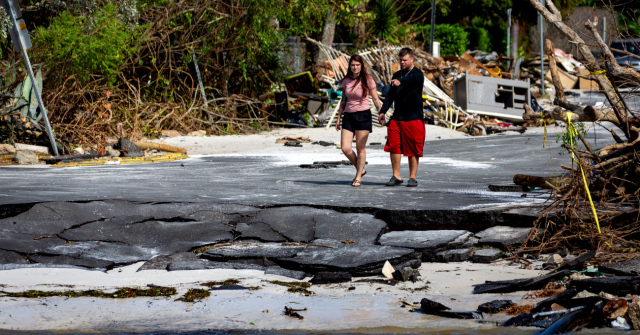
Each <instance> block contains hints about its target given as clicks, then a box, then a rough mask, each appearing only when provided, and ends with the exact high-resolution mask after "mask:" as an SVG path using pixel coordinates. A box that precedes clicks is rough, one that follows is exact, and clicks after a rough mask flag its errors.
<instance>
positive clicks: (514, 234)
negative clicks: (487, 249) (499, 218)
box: [476, 226, 532, 250]
mask: <svg viewBox="0 0 640 335" xmlns="http://www.w3.org/2000/svg"><path fill="white" fill-rule="evenodd" d="M531 230H532V228H516V227H506V226H496V227H491V228H489V229H485V230H483V231H481V232H479V233H476V237H478V238H480V241H478V244H480V245H488V246H492V247H496V248H500V249H503V250H504V249H506V248H508V247H512V246H516V245H521V244H522V243H524V242H525V241H526V240H527V237H528V236H529V233H530V232H531Z"/></svg>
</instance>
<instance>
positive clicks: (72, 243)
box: [0, 200, 531, 278]
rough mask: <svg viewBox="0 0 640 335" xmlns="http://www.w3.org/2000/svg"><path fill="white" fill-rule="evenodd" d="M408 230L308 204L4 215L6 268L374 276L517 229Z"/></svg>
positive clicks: (53, 207) (104, 207)
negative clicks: (125, 268) (131, 267)
mask: <svg viewBox="0 0 640 335" xmlns="http://www.w3.org/2000/svg"><path fill="white" fill-rule="evenodd" d="M130 213H136V215H131V214H130ZM514 229H515V230H523V231H526V232H528V231H529V230H530V229H531V228H511V230H514ZM410 235H411V234H409V235H408V234H406V233H403V232H402V231H395V232H391V231H390V227H389V226H388V225H387V223H385V222H384V221H382V220H380V219H379V218H376V216H375V215H372V214H363V213H340V212H337V211H334V210H330V209H317V208H311V207H305V206H291V207H273V208H258V207H252V206H245V205H230V204H214V203H171V204H166V203H153V204H150V203H135V202H129V201H121V200H108V201H91V202H50V203H39V204H36V205H34V206H33V207H31V208H30V209H28V210H26V211H24V212H22V213H20V214H17V215H11V216H7V217H5V218H2V219H0V269H5V270H6V269H16V268H24V267H29V268H31V267H58V266H59V267H79V268H84V269H93V270H99V271H104V270H107V269H111V268H113V267H116V266H122V265H127V264H132V263H136V262H140V261H144V262H146V263H145V264H144V265H143V266H142V267H141V268H140V271H144V270H148V269H153V270H158V269H162V270H169V271H174V270H201V269H256V270H263V271H268V272H275V273H279V274H281V275H284V276H289V277H292V278H299V277H301V276H302V275H301V274H308V275H312V274H314V273H318V272H326V271H329V272H348V273H350V274H351V275H353V276H368V275H375V274H378V273H380V271H381V269H382V266H383V265H384V263H385V262H386V261H389V262H390V263H391V264H392V265H394V266H398V267H400V268H404V267H411V268H418V267H419V266H420V265H421V262H422V261H423V260H424V261H427V260H428V261H432V260H434V259H435V258H436V256H435V255H436V254H437V253H439V252H442V251H445V250H453V249H459V248H471V247H475V248H477V247H483V246H485V245H487V246H488V243H495V240H496V238H500V236H502V238H503V239H505V241H507V240H509V241H510V240H511V239H513V235H514V232H513V231H509V232H507V233H504V234H502V235H499V234H490V235H491V238H490V239H489V238H486V241H485V239H484V238H483V237H482V236H484V235H487V234H484V235H483V234H482V233H481V232H480V233H478V234H473V233H471V232H469V231H467V230H446V231H442V230H429V231H423V232H420V234H419V236H414V237H411V236H410ZM413 235H415V234H413ZM520 235H525V236H526V233H525V234H520ZM480 250H482V249H480Z"/></svg>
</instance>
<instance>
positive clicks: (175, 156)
mask: <svg viewBox="0 0 640 335" xmlns="http://www.w3.org/2000/svg"><path fill="white" fill-rule="evenodd" d="M186 158H189V156H187V155H185V154H183V153H170V154H166V155H161V156H149V157H135V158H132V157H117V158H109V159H97V158H93V159H88V160H82V161H75V162H59V163H56V164H53V165H51V166H52V167H70V166H99V165H124V164H145V163H161V162H171V161H177V160H181V159H186Z"/></svg>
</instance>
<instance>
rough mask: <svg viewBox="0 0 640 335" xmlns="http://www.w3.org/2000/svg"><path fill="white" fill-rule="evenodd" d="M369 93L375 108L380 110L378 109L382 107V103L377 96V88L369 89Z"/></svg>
mask: <svg viewBox="0 0 640 335" xmlns="http://www.w3.org/2000/svg"><path fill="white" fill-rule="evenodd" d="M369 94H370V95H371V100H373V105H374V106H376V109H377V110H378V112H380V109H382V103H381V102H380V98H378V89H377V88H372V89H370V90H369Z"/></svg>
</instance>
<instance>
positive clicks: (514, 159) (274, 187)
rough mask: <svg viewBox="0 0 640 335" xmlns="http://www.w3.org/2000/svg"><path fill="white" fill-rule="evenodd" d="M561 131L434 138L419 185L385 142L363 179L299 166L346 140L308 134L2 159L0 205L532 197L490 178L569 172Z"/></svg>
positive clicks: (431, 203)
mask: <svg viewBox="0 0 640 335" xmlns="http://www.w3.org/2000/svg"><path fill="white" fill-rule="evenodd" d="M589 134H590V136H592V135H593V134H592V133H591V132H590V133H589ZM551 136H552V135H550V137H551ZM609 137H610V136H609ZM599 138H605V136H604V135H600V136H599ZM553 141H554V139H553V138H548V139H547V148H546V149H544V148H542V143H543V135H542V134H526V133H525V134H524V135H515V136H513V135H508V136H488V137H479V138H468V139H467V138H465V139H451V140H440V141H432V142H427V143H426V144H425V157H423V158H421V159H420V169H419V171H418V181H419V183H420V185H419V186H418V187H416V188H409V187H405V186H404V185H401V186H397V187H391V188H390V187H386V186H385V185H384V184H385V182H387V181H388V180H389V178H390V176H391V167H390V163H389V158H388V154H387V153H385V152H383V151H382V145H378V146H371V147H370V148H368V149H367V160H368V161H369V165H367V167H366V170H367V175H366V176H365V177H363V179H362V187H360V188H354V187H350V185H351V180H352V179H353V176H354V169H353V167H350V166H339V167H337V168H331V169H314V170H310V169H303V168H300V167H299V165H301V164H311V163H313V162H314V161H322V160H342V159H343V158H344V156H342V153H341V151H340V150H338V149H333V150H332V151H329V152H330V153H331V155H333V156H329V155H328V154H326V153H320V154H315V153H314V152H313V149H315V148H314V147H311V146H312V144H305V145H306V146H309V147H310V148H309V149H306V148H303V149H300V148H290V149H288V150H287V151H285V152H277V153H274V154H273V155H261V156H260V155H254V156H250V155H242V156H240V155H235V156H234V155H213V156H205V157H199V158H192V159H188V160H182V161H180V162H166V163H156V164H142V165H122V166H106V167H105V166H97V167H77V168H44V167H43V168H40V169H39V168H35V169H34V168H21V167H4V168H2V169H1V170H0V205H1V204H25V203H37V202H49V201H88V200H111V199H120V200H129V201H144V202H215V203H234V204H244V205H250V206H273V205H294V204H296V205H314V206H336V207H370V208H385V209H389V210H394V209H398V210H451V209H458V210H466V209H473V208H479V207H486V206H496V205H501V204H530V203H531V202H532V201H533V200H531V199H528V198H522V197H521V195H522V194H521V193H518V192H512V193H508V192H491V191H489V189H488V186H489V185H490V184H505V183H512V179H513V176H514V175H515V174H519V173H520V174H532V175H541V176H553V175H554V173H556V174H558V173H561V171H562V170H561V169H560V165H561V164H565V165H570V164H571V158H570V157H569V156H568V155H566V154H564V155H560V153H561V152H563V150H564V149H562V148H559V146H558V145H555V143H554V142H553ZM600 142H602V141H600V140H599V141H598V143H600ZM549 146H551V147H552V149H551V152H550V150H549ZM334 152H335V153H334ZM551 157H553V160H551ZM405 164H406V160H403V173H404V176H405V177H407V172H408V171H407V168H406V165H405ZM182 165H184V166H182ZM454 199H455V201H452V200H454Z"/></svg>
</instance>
